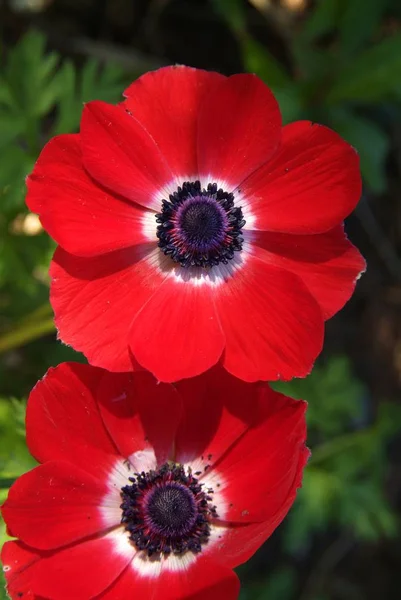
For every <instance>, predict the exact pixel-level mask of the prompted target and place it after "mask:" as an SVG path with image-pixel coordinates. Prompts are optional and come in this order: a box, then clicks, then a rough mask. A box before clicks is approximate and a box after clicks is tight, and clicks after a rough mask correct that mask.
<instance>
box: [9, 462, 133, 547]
mask: <svg viewBox="0 0 401 600" xmlns="http://www.w3.org/2000/svg"><path fill="white" fill-rule="evenodd" d="M33 490H34V491H35V493H32V491H33ZM108 493H109V488H108V486H107V483H106V481H105V479H104V475H103V477H102V472H101V470H100V469H99V470H97V469H96V468H93V465H92V474H89V473H88V472H87V471H84V470H83V469H80V468H79V467H78V466H76V465H73V464H71V463H67V462H61V461H51V462H46V463H45V464H43V465H40V466H39V467H36V469H33V470H32V471H29V472H28V473H25V475H22V476H21V477H20V478H19V479H17V481H16V482H15V484H14V485H13V486H12V488H11V490H10V493H9V495H8V498H7V500H6V502H5V504H4V505H3V507H2V514H3V517H4V519H5V520H6V521H7V524H8V527H9V529H10V531H11V532H12V534H13V536H15V537H18V538H19V539H21V540H23V541H24V542H25V543H26V544H28V545H30V546H33V547H34V548H38V549H41V550H51V549H54V548H59V547H61V546H66V545H68V544H71V543H73V542H77V541H79V540H82V539H84V538H87V537H90V536H92V535H95V534H98V533H100V532H103V531H105V530H106V529H107V528H108V527H110V526H112V525H114V526H117V525H119V523H120V520H121V516H120V515H119V514H118V511H115V510H113V508H114V507H113V506H110V500H109V507H107V506H105V507H103V509H104V510H107V508H110V509H111V510H110V516H111V517H113V516H115V520H114V522H112V521H110V519H108V521H107V523H106V521H105V519H103V518H102V513H101V510H100V507H102V505H103V502H104V498H105V497H106V495H107V494H108ZM118 501H119V496H118V494H117V495H116V497H115V499H114V504H115V503H118ZM119 517H120V518H119Z"/></svg>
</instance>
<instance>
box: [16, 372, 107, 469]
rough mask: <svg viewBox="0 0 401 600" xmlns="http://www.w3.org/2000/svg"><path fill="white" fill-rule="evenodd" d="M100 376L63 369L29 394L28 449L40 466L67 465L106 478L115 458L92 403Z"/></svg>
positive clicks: (95, 405)
mask: <svg viewBox="0 0 401 600" xmlns="http://www.w3.org/2000/svg"><path fill="white" fill-rule="evenodd" d="M102 374H103V372H102V371H100V369H96V368H94V367H91V366H89V365H80V364H77V363H63V364H61V365H59V366H58V367H56V368H55V369H49V371H48V372H47V374H46V375H45V377H44V378H43V379H42V380H41V381H39V383H37V384H36V386H35V387H34V388H33V390H32V392H31V394H30V396H29V401H28V406H27V416H26V425H27V443H28V447H29V449H30V451H31V453H32V454H33V455H34V456H35V458H36V459H37V460H38V461H39V462H45V461H47V460H61V461H66V460H68V461H70V462H72V463H74V464H76V465H79V466H80V467H81V468H83V469H85V470H87V471H88V472H89V473H90V474H93V472H94V467H93V466H94V465H96V471H97V472H98V473H102V475H103V474H104V473H108V471H109V469H110V465H112V464H114V462H115V460H116V457H117V456H118V452H117V449H116V447H115V446H114V444H113V442H112V441H111V439H110V437H109V435H108V433H107V431H106V429H105V427H104V425H103V422H102V420H101V418H100V414H99V410H98V407H97V404H96V401H95V399H94V396H95V394H96V390H97V386H98V384H99V381H100V378H101V376H102Z"/></svg>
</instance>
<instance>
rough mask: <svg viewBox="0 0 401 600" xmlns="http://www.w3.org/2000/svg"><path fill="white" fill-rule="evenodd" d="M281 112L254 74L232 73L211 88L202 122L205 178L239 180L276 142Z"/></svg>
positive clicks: (231, 183)
mask: <svg viewBox="0 0 401 600" xmlns="http://www.w3.org/2000/svg"><path fill="white" fill-rule="evenodd" d="M280 132H281V116H280V110H279V107H278V104H277V102H276V100H275V98H274V96H273V94H272V93H271V91H270V90H269V88H268V87H267V86H266V85H265V84H264V83H263V82H262V81H261V80H260V79H259V78H258V77H256V75H233V76H231V77H229V78H228V79H225V80H224V81H222V82H221V83H220V84H219V85H216V86H215V87H213V89H212V90H211V92H210V94H208V95H207V96H206V97H205V100H204V102H203V103H202V105H201V108H200V113H199V123H198V165H199V174H200V176H201V177H202V178H204V180H205V181H215V180H216V179H218V180H223V181H225V182H227V184H228V185H229V186H231V187H235V186H236V185H239V184H240V183H241V182H242V181H243V180H244V179H245V178H246V177H247V176H248V175H250V174H251V173H253V171H255V169H257V168H258V167H260V166H261V165H263V164H264V163H265V162H266V161H268V160H269V158H270V157H271V156H272V154H273V153H274V152H275V150H276V149H277V147H278V144H279V142H280Z"/></svg>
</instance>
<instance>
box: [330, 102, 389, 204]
mask: <svg viewBox="0 0 401 600" xmlns="http://www.w3.org/2000/svg"><path fill="white" fill-rule="evenodd" d="M331 124H332V125H333V128H334V129H335V130H336V131H337V132H338V133H339V134H340V135H341V136H342V137H343V138H344V139H346V140H347V142H349V143H350V144H352V145H353V146H354V147H355V148H356V149H357V150H358V153H359V156H360V161H361V171H362V176H363V178H364V180H365V181H366V184H367V185H368V187H369V188H370V189H371V190H372V191H373V192H376V193H380V192H383V191H384V190H385V189H386V185H387V178H386V171H385V166H386V159H387V155H388V152H389V150H390V139H389V137H388V135H387V134H386V133H385V132H384V131H383V130H382V129H381V128H380V127H379V126H378V125H376V124H375V123H374V122H373V121H370V120H368V119H365V118H363V117H360V116H358V115H356V114H355V113H351V112H346V111H342V112H341V113H340V114H338V115H336V116H333V118H332V121H331Z"/></svg>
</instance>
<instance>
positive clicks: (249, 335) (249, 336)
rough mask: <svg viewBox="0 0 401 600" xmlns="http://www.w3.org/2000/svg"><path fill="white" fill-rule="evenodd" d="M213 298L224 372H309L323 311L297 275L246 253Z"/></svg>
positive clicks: (281, 375)
mask: <svg viewBox="0 0 401 600" xmlns="http://www.w3.org/2000/svg"><path fill="white" fill-rule="evenodd" d="M215 303H216V308H217V310H218V313H219V318H220V321H221V324H222V326H223V330H224V333H225V336H226V349H225V354H224V366H225V368H226V369H227V370H228V371H229V372H230V373H232V374H233V375H235V376H236V377H239V378H241V379H244V380H245V381H257V380H264V381H274V380H276V379H284V380H285V379H291V378H292V377H304V376H306V375H307V374H308V373H309V372H310V370H311V369H312V365H313V362H314V360H315V358H316V357H317V356H318V354H319V352H320V351H321V349H322V344H323V332H324V327H323V316H322V312H321V310H320V308H319V306H318V304H317V303H316V300H315V299H314V298H313V297H312V296H311V295H310V293H309V292H308V290H307V288H306V286H305V284H304V283H303V282H302V281H301V280H300V279H299V277H296V276H295V275H293V273H290V272H289V271H284V270H282V269H276V268H273V267H270V266H269V265H267V264H265V263H263V262H262V261H260V260H258V259H257V258H254V257H253V256H250V255H248V257H247V259H246V262H245V264H243V265H242V266H241V267H240V268H239V269H238V270H237V271H235V273H234V274H233V276H232V277H230V278H228V279H227V280H226V281H225V283H224V285H221V286H220V287H218V288H217V292H216V294H215Z"/></svg>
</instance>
